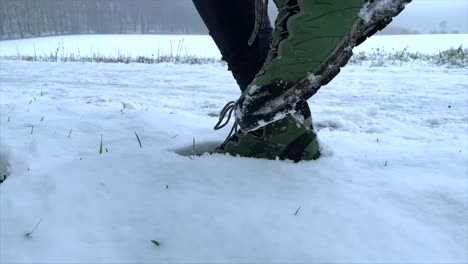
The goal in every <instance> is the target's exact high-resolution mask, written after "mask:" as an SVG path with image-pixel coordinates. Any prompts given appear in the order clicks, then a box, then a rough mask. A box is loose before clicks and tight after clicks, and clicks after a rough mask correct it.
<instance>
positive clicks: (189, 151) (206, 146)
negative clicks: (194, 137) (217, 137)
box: [173, 141, 223, 156]
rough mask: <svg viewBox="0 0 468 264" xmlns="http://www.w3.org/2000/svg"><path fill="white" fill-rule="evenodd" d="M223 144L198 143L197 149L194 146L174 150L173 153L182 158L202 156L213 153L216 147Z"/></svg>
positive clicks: (215, 142) (196, 144)
mask: <svg viewBox="0 0 468 264" xmlns="http://www.w3.org/2000/svg"><path fill="white" fill-rule="evenodd" d="M222 143H223V142H219V141H209V142H196V141H195V148H194V146H193V144H190V145H189V146H186V147H182V148H178V149H174V150H173V151H174V152H175V153H177V154H179V155H181V156H191V155H194V154H195V155H201V154H204V153H210V152H212V151H213V150H214V149H215V148H216V147H218V146H220V145H221V144H222Z"/></svg>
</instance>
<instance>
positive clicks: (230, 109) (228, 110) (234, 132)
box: [214, 101, 239, 145]
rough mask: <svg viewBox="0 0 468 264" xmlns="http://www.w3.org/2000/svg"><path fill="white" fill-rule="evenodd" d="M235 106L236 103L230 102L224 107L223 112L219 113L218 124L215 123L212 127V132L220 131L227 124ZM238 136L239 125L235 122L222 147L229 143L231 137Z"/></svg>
mask: <svg viewBox="0 0 468 264" xmlns="http://www.w3.org/2000/svg"><path fill="white" fill-rule="evenodd" d="M236 104H237V102H236V101H230V102H228V103H227V104H226V105H225V106H224V108H223V110H221V112H220V113H219V120H218V123H216V125H215V126H214V130H220V129H222V128H224V127H225V126H227V125H228V124H229V121H230V120H231V117H232V113H233V112H234V110H235V109H236ZM225 119H226V120H225ZM238 134H239V125H238V123H237V120H236V121H234V125H233V126H232V128H231V131H230V132H229V134H228V136H227V137H226V139H225V140H224V142H223V144H222V145H225V144H226V143H227V142H228V141H229V139H230V138H231V136H232V135H238Z"/></svg>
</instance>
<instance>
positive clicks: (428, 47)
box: [0, 34, 468, 59]
mask: <svg viewBox="0 0 468 264" xmlns="http://www.w3.org/2000/svg"><path fill="white" fill-rule="evenodd" d="M466 43H468V34H460V35H450V34H447V35H404V36H373V37H372V38H370V39H369V40H367V41H366V42H364V43H363V44H361V45H360V46H359V47H357V48H355V49H354V51H355V52H360V51H366V52H371V51H372V50H373V49H377V48H379V49H383V50H385V49H386V50H391V49H395V50H403V49H404V48H408V51H410V52H415V51H420V52H423V53H437V52H439V51H441V50H447V49H449V48H451V47H455V48H458V47H459V46H460V45H462V44H465V46H466ZM57 49H58V52H59V53H58V54H59V55H64V56H70V55H72V54H73V55H75V56H78V55H80V56H89V57H92V56H93V55H102V56H113V57H117V56H119V55H126V56H131V57H138V56H146V57H151V56H153V55H154V56H158V55H160V56H162V55H174V56H175V55H181V56H185V55H196V56H198V57H203V58H218V59H219V58H221V54H220V52H219V51H218V49H217V47H216V44H215V43H214V42H213V40H212V39H211V37H210V36H198V35H75V36H73V35H72V36H57V37H44V38H31V39H22V40H9V41H0V57H4V56H16V55H17V54H20V55H30V56H34V55H37V56H41V55H45V56H48V55H50V54H51V53H52V54H55V52H56V51H57ZM62 57H63V56H62Z"/></svg>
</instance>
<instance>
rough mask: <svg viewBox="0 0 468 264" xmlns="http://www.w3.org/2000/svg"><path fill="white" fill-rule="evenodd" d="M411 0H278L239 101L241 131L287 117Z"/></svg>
mask: <svg viewBox="0 0 468 264" xmlns="http://www.w3.org/2000/svg"><path fill="white" fill-rule="evenodd" d="M256 1H264V0H256ZM409 2H411V0H333V1H332V0H328V1H316V0H275V3H276V6H277V8H278V10H279V15H278V17H277V19H276V23H275V30H274V32H273V40H272V45H271V50H270V52H269V54H268V58H267V61H266V63H265V64H264V65H263V68H262V69H261V70H260V72H259V73H258V74H257V76H256V77H255V79H254V81H253V82H252V84H250V85H249V87H248V88H247V90H246V91H245V92H244V93H243V94H242V96H241V97H240V98H239V100H238V101H237V103H236V110H235V115H236V119H237V122H238V124H239V126H240V128H241V129H242V131H244V132H246V131H252V130H255V129H258V128H260V127H262V126H264V125H266V124H268V123H271V122H274V121H276V120H278V119H281V118H284V117H285V116H287V113H288V112H289V111H292V110H291V109H293V107H291V106H294V105H295V104H296V102H298V101H300V100H307V99H308V98H310V97H311V96H313V95H314V94H315V93H316V92H317V91H318V90H319V88H320V87H322V86H323V85H326V84H327V83H328V82H330V81H331V80H332V79H333V78H334V77H335V76H336V75H337V74H338V73H339V71H340V68H341V67H343V66H344V65H345V64H346V63H347V62H348V61H349V59H350V58H351V55H352V50H353V48H354V47H356V46H358V45H359V44H360V43H362V42H363V41H364V40H365V39H367V38H368V37H370V36H372V35H373V34H374V33H376V32H377V31H379V30H382V29H383V28H385V27H386V26H387V25H388V24H389V23H390V22H391V21H392V19H393V18H394V17H395V16H396V15H398V14H399V13H400V12H401V11H402V10H403V9H404V8H405V5H406V4H407V3H409Z"/></svg>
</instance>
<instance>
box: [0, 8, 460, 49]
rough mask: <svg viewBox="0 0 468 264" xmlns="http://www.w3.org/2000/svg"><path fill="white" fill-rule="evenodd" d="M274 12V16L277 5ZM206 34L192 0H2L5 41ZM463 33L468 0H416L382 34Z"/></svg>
mask: <svg viewBox="0 0 468 264" xmlns="http://www.w3.org/2000/svg"><path fill="white" fill-rule="evenodd" d="M232 1H235V0H232ZM252 1H253V0H252ZM270 13H271V16H272V19H274V17H275V13H276V10H275V7H274V4H273V3H271V4H270ZM206 33H207V31H206V29H205V26H204V25H203V22H202V20H201V19H200V18H199V16H198V14H197V12H196V10H195V8H194V6H193V4H192V1H191V0H0V39H2V40H6V39H18V38H28V37H38V36H54V35H68V34H206ZM461 33H463V34H465V33H468V0H413V2H412V3H411V4H410V5H409V6H408V7H407V10H406V11H405V12H403V13H402V15H401V16H399V17H398V18H396V19H395V21H394V22H393V23H392V24H391V25H390V26H389V27H388V28H387V29H386V30H384V31H383V32H380V34H386V35H403V34H461Z"/></svg>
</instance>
